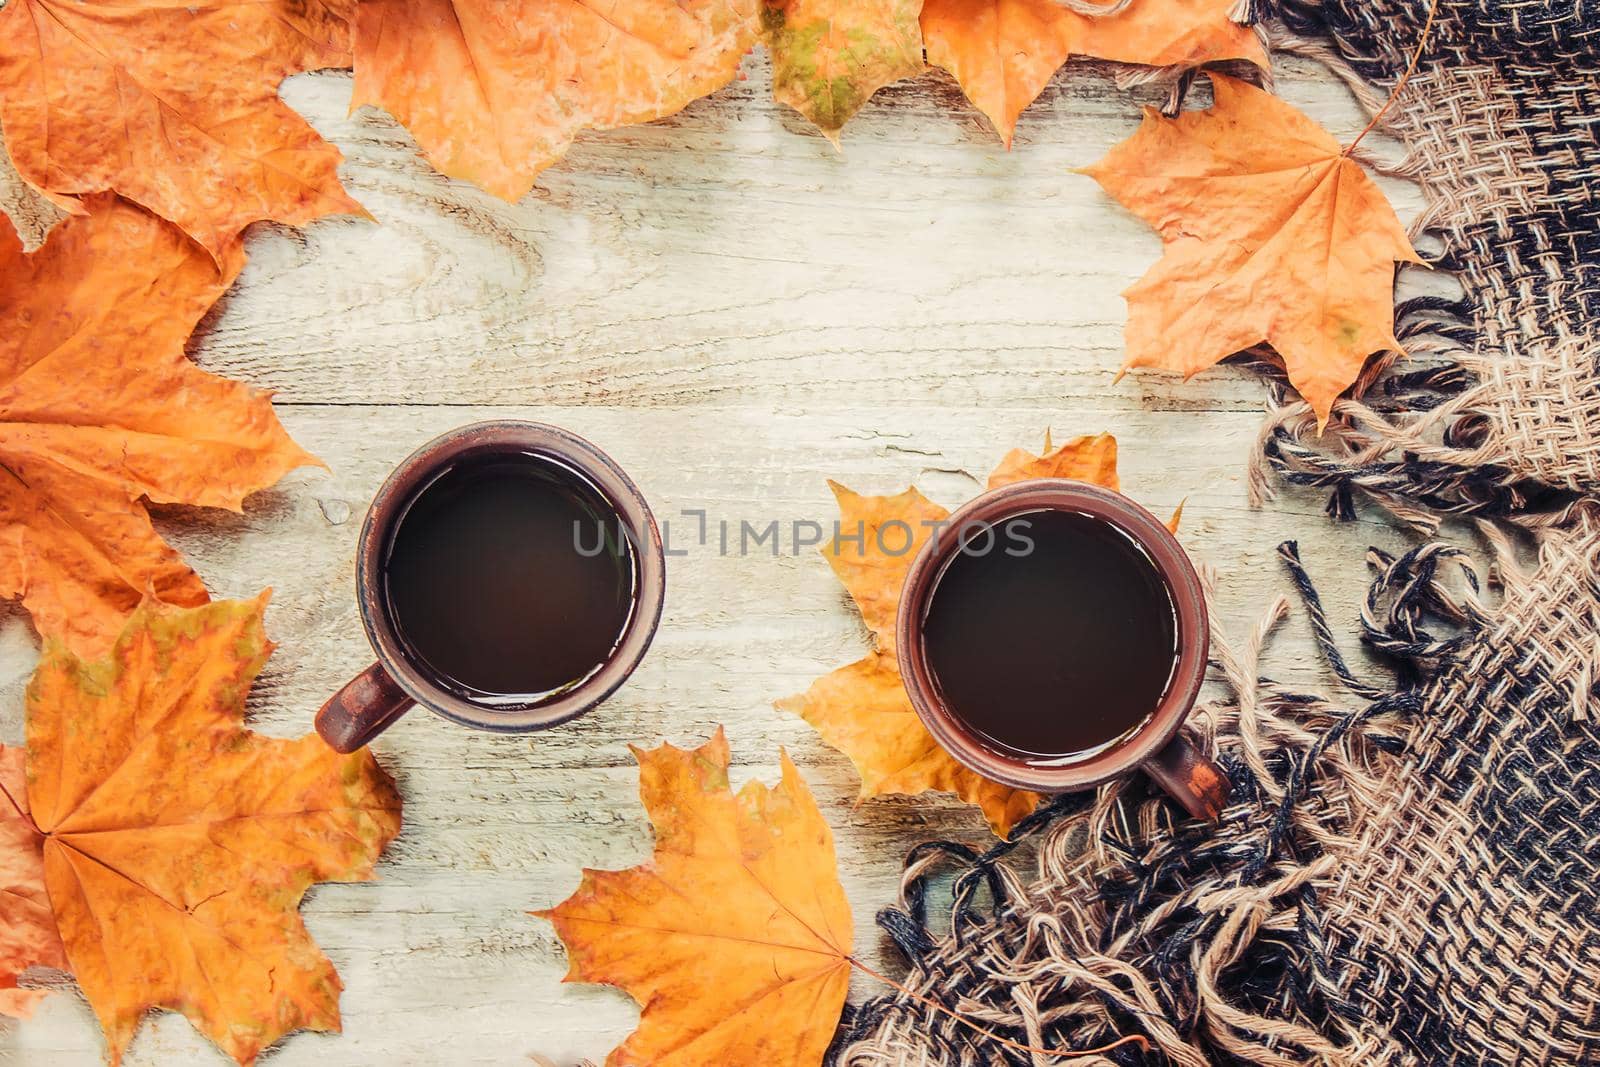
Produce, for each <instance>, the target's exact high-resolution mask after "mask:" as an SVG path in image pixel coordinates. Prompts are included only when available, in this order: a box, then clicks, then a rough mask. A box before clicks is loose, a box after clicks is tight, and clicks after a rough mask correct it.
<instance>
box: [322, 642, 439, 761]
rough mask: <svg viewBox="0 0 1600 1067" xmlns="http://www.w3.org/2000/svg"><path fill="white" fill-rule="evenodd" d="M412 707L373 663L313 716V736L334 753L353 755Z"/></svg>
mask: <svg viewBox="0 0 1600 1067" xmlns="http://www.w3.org/2000/svg"><path fill="white" fill-rule="evenodd" d="M415 705H416V701H414V700H412V699H411V695H410V694H409V693H407V692H406V691H405V690H404V689H401V688H400V687H399V686H398V685H397V684H395V680H394V679H393V678H391V677H389V672H388V671H386V670H384V669H383V664H381V663H374V664H373V665H372V666H370V667H368V668H367V669H366V670H364V671H362V672H361V673H360V674H358V675H356V676H355V677H354V678H352V679H350V680H349V681H348V682H346V683H345V684H344V688H342V689H340V690H339V691H338V692H337V693H335V694H333V696H331V697H329V698H328V702H327V703H326V704H324V705H322V710H321V711H319V712H317V733H319V734H321V735H322V739H323V740H324V741H326V742H327V743H328V747H329V748H331V749H333V750H334V751H335V752H346V753H348V752H354V751H355V750H356V749H358V748H360V747H361V746H362V745H365V744H366V743H367V742H368V741H371V740H372V739H373V738H374V737H377V736H378V735H379V734H381V733H383V731H385V730H387V729H388V728H389V727H391V726H393V725H394V724H395V723H396V722H397V721H399V719H400V716H402V715H404V714H405V713H406V712H408V711H410V710H411V709H412V707H414V706H415Z"/></svg>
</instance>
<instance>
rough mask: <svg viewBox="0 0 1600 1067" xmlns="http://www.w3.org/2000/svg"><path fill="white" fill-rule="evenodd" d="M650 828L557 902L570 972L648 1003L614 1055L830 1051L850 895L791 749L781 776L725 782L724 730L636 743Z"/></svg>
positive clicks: (701, 1056) (784, 1057) (669, 1059)
mask: <svg viewBox="0 0 1600 1067" xmlns="http://www.w3.org/2000/svg"><path fill="white" fill-rule="evenodd" d="M634 756H635V757H636V758H637V759H638V761H639V795H640V799H641V800H642V801H643V802H644V806H645V810H646V811H647V812H648V813H649V816H650V821H651V823H652V825H654V827H655V830H656V849H655V856H654V858H653V859H652V860H651V862H650V863H647V864H644V865H642V866H639V867H634V868H631V869H630V870H626V871H591V870H585V871H584V872H583V880H582V882H581V883H580V884H579V886H578V890H577V892H575V893H573V894H572V896H570V897H568V898H567V899H566V900H565V901H563V902H562V903H560V904H558V905H557V906H556V907H554V908H551V909H549V910H548V911H541V912H535V913H534V914H535V915H537V916H539V917H540V918H545V919H549V920H550V921H551V922H552V923H554V924H555V928H556V933H557V935H558V936H559V937H560V938H561V940H562V941H563V942H564V943H565V944H566V946H567V954H568V956H569V958H570V960H571V969H570V970H569V972H568V974H567V978H566V980H567V981H579V982H605V983H607V984H610V985H615V986H619V987H621V988H622V989H624V990H626V991H627V992H628V993H629V994H630V995H631V996H632V997H633V998H634V999H635V1000H636V1001H638V1002H639V1004H640V1005H641V1006H642V1007H643V1008H644V1012H643V1015H642V1016H641V1018H640V1020H639V1028H638V1029H637V1030H635V1031H634V1032H633V1034H632V1035H631V1036H630V1037H629V1038H628V1040H627V1041H626V1042H624V1043H623V1044H622V1046H621V1047H619V1048H617V1049H616V1050H615V1051H613V1052H612V1053H611V1056H610V1057H609V1058H608V1059H607V1060H606V1062H607V1064H609V1065H612V1067H624V1065H627V1067H632V1065H635V1064H655V1065H658V1067H666V1065H673V1067H696V1065H705V1067H722V1065H724V1064H746V1063H748V1064H763V1065H773V1067H777V1065H781V1064H796V1065H797V1064H816V1063H819V1062H821V1060H822V1054H823V1052H824V1051H826V1049H827V1047H828V1043H829V1041H830V1040H831V1039H832V1037H833V1033H834V1028H835V1026H836V1025H837V1024H838V1020H839V1013H840V1011H841V1010H842V1009H843V1007H844V1000H845V993H846V989H847V986H848V984H849V978H850V966H851V963H850V945H851V923H850V906H849V904H848V903H847V902H846V901H845V897H844V889H843V888H842V887H841V886H840V885H839V875H838V871H837V868H836V866H835V862H834V854H833V834H832V832H831V831H830V830H829V829H828V824H827V823H826V822H824V821H823V819H822V814H821V812H819V811H818V810H817V805H816V801H815V800H813V799H812V797H811V792H810V790H808V789H807V788H806V784H805V781H804V780H803V779H802V778H801V777H800V773H799V772H798V771H797V770H795V767H794V764H793V763H791V762H789V757H788V756H787V755H784V756H783V757H782V763H783V779H782V781H781V783H780V784H779V785H778V787H777V788H776V789H769V788H768V787H767V786H766V785H764V784H763V783H761V782H750V783H749V784H747V785H746V786H745V787H744V788H743V789H741V790H740V791H739V792H738V793H737V794H735V793H734V792H733V791H732V790H731V789H730V788H729V785H728V741H727V738H726V737H724V736H723V732H722V728H721V727H718V728H717V732H716V734H715V735H713V736H712V738H711V740H709V741H707V742H706V743H705V744H704V745H702V746H701V747H700V748H698V749H695V750H694V751H692V752H691V751H684V750H683V749H679V748H674V747H673V746H671V745H662V746H661V747H660V748H656V749H652V750H650V751H643V750H640V749H634Z"/></svg>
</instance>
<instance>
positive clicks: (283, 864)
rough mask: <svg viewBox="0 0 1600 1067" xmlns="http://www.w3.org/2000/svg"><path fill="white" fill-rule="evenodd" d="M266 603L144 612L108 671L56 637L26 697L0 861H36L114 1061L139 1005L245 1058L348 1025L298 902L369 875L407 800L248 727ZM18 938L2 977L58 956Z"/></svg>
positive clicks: (377, 773)
mask: <svg viewBox="0 0 1600 1067" xmlns="http://www.w3.org/2000/svg"><path fill="white" fill-rule="evenodd" d="M266 603H267V594H265V593H263V594H262V595H261V596H259V597H257V598H256V599H254V600H249V601H219V602H217V603H215V604H210V605H207V606H205V607H201V608H190V609H182V608H172V607H167V606H164V605H161V604H158V603H156V602H154V601H148V602H146V603H145V604H144V605H143V606H142V607H141V608H140V609H139V610H138V611H137V612H135V614H134V616H133V618H132V619H130V620H129V622H128V626H127V629H125V630H124V631H123V632H122V635H121V636H120V637H119V638H118V639H117V641H116V644H115V645H114V646H113V648H112V650H111V654H110V656H109V657H108V658H106V659H102V660H99V661H97V662H92V663H91V662H86V661H84V660H81V659H79V658H78V657H76V656H75V655H73V654H72V653H71V652H70V651H68V650H67V649H66V648H65V647H64V646H62V645H61V644H60V643H58V642H52V643H50V644H49V645H47V646H46V649H45V652H44V656H43V659H42V660H41V662H40V664H39V668H38V670H37V671H36V672H35V674H34V676H33V681H32V682H31V684H30V685H29V686H28V706H27V790H26V797H25V798H24V797H23V796H21V795H19V794H18V793H16V792H15V791H14V790H13V787H12V786H11V785H10V784H7V787H6V793H7V794H8V796H9V798H10V806H11V807H12V809H13V812H14V814H13V816H12V817H11V820H10V822H9V823H8V824H6V825H7V827H8V832H7V834H6V835H5V836H4V837H3V838H0V840H3V841H4V843H5V846H6V858H5V859H4V861H0V862H3V864H4V867H5V868H6V869H14V868H15V867H16V865H17V864H18V863H19V862H21V863H24V864H26V863H29V862H32V861H31V859H30V857H31V856H32V855H34V854H39V855H42V885H40V884H38V883H31V884H29V885H27V886H25V889H27V890H28V891H29V893H30V894H31V899H33V900H34V901H40V900H43V899H44V891H48V901H49V905H50V910H51V913H52V915H53V917H54V920H55V924H56V928H57V930H58V931H59V933H60V940H61V944H62V945H63V946H64V947H65V957H66V962H67V965H68V967H69V969H70V970H71V971H72V973H73V975H74V976H75V977H76V978H77V980H78V985H79V987H80V988H81V989H82V990H83V994H84V996H85V997H86V998H87V999H88V1001H89V1005H90V1007H92V1008H93V1009H94V1013H95V1016H96V1017H97V1018H98V1019H99V1020H100V1025H101V1027H102V1028H103V1029H104V1030H105V1034H106V1041H107V1044H108V1046H109V1051H110V1056H111V1062H112V1063H113V1064H115V1063H117V1062H118V1061H119V1060H120V1059H121V1056H122V1053H123V1051H124V1050H125V1049H126V1048H127V1046H128V1042H129V1041H130V1040H132V1038H133V1034H134V1031H135V1030H136V1029H137V1028H138V1025H139V1020H140V1018H141V1017H142V1016H143V1014H144V1013H145V1011H147V1010H148V1009H150V1008H168V1009H172V1010H176V1011H181V1012H182V1013H183V1014H184V1015H186V1016H188V1017H189V1019H190V1020H191V1021H192V1022H193V1023H194V1024H195V1026H196V1027H198V1028H199V1029H200V1030H201V1031H202V1032H203V1033H205V1034H206V1036H208V1037H209V1038H211V1040H213V1041H215V1042H216V1043H217V1045H218V1046H220V1047H221V1048H222V1050H223V1051H224V1052H226V1053H228V1055H230V1056H232V1057H233V1058H234V1059H236V1060H238V1061H239V1062H240V1063H247V1062H249V1061H251V1060H253V1059H254V1058H255V1056H256V1055H257V1054H258V1053H259V1052H260V1051H261V1050H262V1049H263V1048H266V1047H267V1046H269V1045H271V1044H272V1043H273V1042H275V1041H277V1040H278V1039H279V1038H280V1037H282V1036H283V1035H284V1034H287V1033H289V1032H290V1031H292V1030H299V1029H309V1030H337V1029H339V991H340V989H341V988H342V986H341V983H340V981H339V976H338V974H337V973H335V971H334V969H333V964H331V963H330V962H329V961H328V960H327V958H326V957H324V956H323V955H322V953H321V952H320V951H319V950H318V949H317V946H316V943H315V942H314V941H312V940H311V936H310V935H309V934H308V933H307V932H306V929H305V926H304V924H303V923H302V922H301V921H300V915H299V911H298V909H299V906H300V898H301V897H302V896H303V895H304V894H305V891H306V889H307V888H308V887H309V886H311V885H312V884H313V883H315V882H325V881H357V880H364V879H367V878H370V877H371V876H372V867H373V864H374V863H375V862H376V861H377V858H378V855H379V854H380V853H381V852H382V851H383V849H384V847H385V846H386V845H387V844H388V843H389V841H390V840H391V839H392V838H393V837H394V835H395V834H396V833H398V832H399V829H400V797H399V795H398V794H397V793H396V792H395V789H394V783H393V781H392V780H391V779H390V778H389V776H388V775H387V774H385V773H384V772H383V770H382V769H381V768H379V766H378V765H377V763H376V761H374V760H373V758H372V754H371V752H369V751H367V750H365V749H363V750H362V751H360V752H356V753H353V754H351V755H348V756H341V755H338V754H336V753H335V752H333V751H332V750H331V749H329V748H328V747H327V746H326V745H325V744H323V743H322V740H321V739H320V738H318V737H317V736H316V735H315V734H311V735H307V736H306V737H303V738H301V739H300V740H298V741H283V740H277V739H274V738H267V737H262V736H261V735H259V734H255V733H251V732H250V731H248V730H246V729H244V727H243V725H242V724H243V721H244V702H245V694H246V693H247V692H249V689H250V684H251V682H252V681H253V680H254V679H255V676H256V674H257V673H258V672H259V671H260V669H261V666H262V664H264V663H265V662H266V660H267V657H268V656H269V655H270V654H271V652H272V645H271V643H270V642H268V641H267V639H266V637H265V635H264V634H263V633H262V627H261V616H262V613H263V611H264V610H265V608H266ZM0 753H3V755H4V759H5V761H6V765H10V766H14V761H15V760H16V758H17V755H16V750H5V749H0ZM7 781H10V779H8V780H7ZM5 802H6V800H5V798H0V803H5ZM29 809H31V813H30V814H29V815H22V813H23V812H27V811H29ZM19 816H21V817H22V818H26V819H27V820H28V823H29V824H30V825H28V826H27V831H28V832H27V833H25V834H21V835H19V834H17V833H16V832H15V831H16V828H17V820H18V817H19ZM19 836H21V837H23V838H25V840H23V841H20V842H19V841H18V840H17V838H18V837H19ZM28 934H29V932H28V931H22V932H21V934H20V935H19V932H18V931H17V930H16V929H11V928H8V929H7V930H5V932H4V933H0V971H3V972H4V973H15V972H16V971H19V970H21V969H22V968H23V967H26V966H27V965H29V964H31V963H43V962H52V961H49V960H45V959H41V958H40V952H39V949H38V947H37V944H36V942H37V936H33V937H31V938H30V937H29V936H28Z"/></svg>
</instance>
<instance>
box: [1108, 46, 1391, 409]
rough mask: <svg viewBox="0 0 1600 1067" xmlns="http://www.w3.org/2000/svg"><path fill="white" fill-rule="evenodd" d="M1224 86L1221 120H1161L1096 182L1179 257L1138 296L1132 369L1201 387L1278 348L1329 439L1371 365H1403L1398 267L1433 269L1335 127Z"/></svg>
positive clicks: (1144, 281)
mask: <svg viewBox="0 0 1600 1067" xmlns="http://www.w3.org/2000/svg"><path fill="white" fill-rule="evenodd" d="M1211 81H1212V85H1213V86H1214V88H1215V103H1214V104H1213V105H1212V107H1211V108H1210V109H1209V110H1207V111H1202V112H1189V113H1186V114H1183V115H1179V116H1178V117H1177V118H1176V119H1168V118H1164V117H1163V116H1162V115H1160V114H1159V113H1158V112H1156V111H1155V110H1153V109H1146V111H1145V117H1144V123H1143V124H1142V125H1141V126H1140V127H1139V130H1138V132H1137V133H1135V134H1134V135H1133V136H1132V137H1130V138H1129V139H1128V140H1126V141H1124V142H1122V143H1121V144H1120V145H1118V146H1116V147H1115V148H1113V149H1112V150H1111V151H1110V152H1109V153H1107V154H1106V157H1105V158H1104V159H1102V160H1101V161H1100V162H1099V163H1096V164H1095V165H1094V166H1092V167H1089V168H1087V169H1086V170H1085V171H1084V173H1087V174H1089V175H1091V176H1092V177H1093V178H1094V179H1095V180H1096V181H1098V182H1099V183H1100V184H1101V185H1102V186H1103V187H1104V188H1105V190H1106V191H1107V192H1109V193H1110V194H1111V195H1112V196H1114V197H1116V198H1117V200H1118V201H1120V202H1121V203H1122V204H1123V206H1125V207H1127V208H1128V209H1129V210H1130V211H1132V212H1134V214H1136V215H1138V216H1139V217H1140V218H1142V219H1144V220H1145V221H1146V222H1147V223H1149V224H1150V225H1151V226H1152V227H1154V228H1155V229H1156V230H1157V231H1158V232H1159V233H1160V234H1161V238H1162V240H1163V241H1164V242H1165V243H1166V250H1165V254H1164V255H1163V256H1162V258H1161V261H1160V262H1158V263H1157V264H1156V265H1155V266H1154V267H1152V268H1151V269H1150V271H1149V273H1147V274H1146V275H1145V276H1144V277H1143V278H1141V279H1140V280H1139V281H1138V282H1136V283H1135V284H1134V285H1133V286H1132V287H1130V288H1129V289H1128V290H1127V291H1126V292H1125V293H1124V294H1123V295H1124V296H1125V297H1126V298H1127V301H1128V325H1127V329H1126V332H1125V339H1126V343H1127V350H1128V360H1127V366H1128V367H1161V368H1165V369H1168V370H1175V371H1180V372H1182V373H1183V375H1184V376H1185V377H1188V376H1191V375H1194V374H1196V373H1198V372H1199V371H1201V370H1204V369H1205V368H1207V367H1210V366H1212V365H1213V364H1215V363H1216V362H1217V361H1218V360H1220V359H1222V358H1224V357H1225V356H1229V355H1232V354H1233V353H1235V352H1240V351H1243V350H1245V349H1247V348H1250V347H1252V346H1253V345H1257V344H1260V343H1262V342H1267V343H1270V344H1271V345H1272V347H1273V348H1274V349H1275V350H1276V351H1277V353H1278V355H1279V356H1280V357H1281V358H1282V360H1283V363H1284V367H1285V369H1286V371H1287V372H1288V375H1289V381H1290V382H1292V383H1293V384H1294V386H1295V387H1296V388H1297V389H1299V390H1300V395H1301V396H1303V397H1305V399H1306V401H1307V403H1309V404H1310V405H1311V407H1312V409H1313V410H1315V411H1316V413H1317V421H1318V425H1319V428H1320V426H1321V425H1324V424H1326V423H1327V421H1328V415H1329V413H1330V412H1331V411H1332V410H1333V402H1334V400H1335V398H1336V397H1338V395H1339V394H1340V393H1341V392H1343V391H1344V390H1345V389H1346V388H1347V387H1349V385H1350V384H1351V383H1352V382H1354V381H1355V380H1356V378H1357V377H1358V376H1359V375H1360V373H1361V368H1362V365H1363V364H1365V363H1366V361H1367V359H1368V357H1370V356H1371V355H1372V354H1373V353H1375V352H1379V351H1385V350H1398V349H1399V347H1400V342H1399V341H1398V340H1396V338H1395V336H1394V265H1395V263H1396V262H1397V261H1399V262H1408V263H1420V262H1422V260H1421V258H1420V257H1419V256H1418V255H1417V253H1416V251H1415V250H1414V249H1413V248H1412V247H1411V241H1410V240H1409V239H1408V238H1407V236H1406V232H1405V229H1404V228H1403V227H1402V226H1401V225H1400V220H1399V219H1398V218H1396V217H1395V213H1394V209H1393V208H1392V207H1390V206H1389V202H1388V200H1386V199H1385V198H1384V195H1383V193H1382V191H1380V190H1379V189H1378V187H1377V186H1376V185H1375V184H1373V182H1372V180H1371V179H1370V178H1368V177H1367V175H1366V173H1365V172H1364V171H1362V169H1361V167H1360V166H1359V165H1358V164H1357V163H1356V162H1355V161H1354V160H1352V159H1350V158H1349V157H1348V156H1347V155H1345V154H1344V151H1343V150H1342V149H1341V148H1340V147H1339V143H1338V142H1337V141H1335V140H1334V139H1333V138H1332V137H1331V136H1329V135H1328V133H1327V132H1326V131H1325V130H1323V129H1322V127H1320V126H1318V125H1317V124H1316V123H1315V122H1313V121H1312V120H1311V119H1309V118H1307V117H1306V116H1305V115H1303V114H1301V113H1300V112H1299V111H1296V110H1295V109H1294V108H1293V107H1291V106H1290V105H1288V104H1286V103H1284V102H1283V101H1282V100H1279V99H1278V98H1277V97H1275V96H1273V95H1272V94H1270V93H1267V92H1264V91H1263V90H1261V89H1257V88H1255V87H1254V86H1251V85H1247V84H1245V83H1244V82H1241V81H1235V80H1234V79H1232V78H1226V77H1222V76H1220V75H1212V78H1211Z"/></svg>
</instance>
